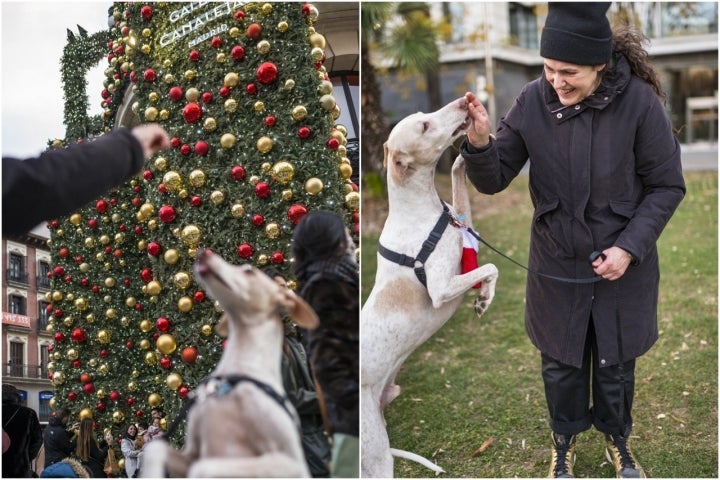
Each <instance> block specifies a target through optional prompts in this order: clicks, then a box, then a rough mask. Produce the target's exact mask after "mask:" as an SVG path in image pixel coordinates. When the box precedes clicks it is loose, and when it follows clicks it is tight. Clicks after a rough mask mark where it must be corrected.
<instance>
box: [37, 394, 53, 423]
mask: <svg viewBox="0 0 720 480" xmlns="http://www.w3.org/2000/svg"><path fill="white" fill-rule="evenodd" d="M54 396H55V394H54V393H53V392H49V391H47V390H45V391H42V392H40V393H38V405H40V411H39V412H38V420H40V421H41V422H47V421H49V420H50V417H51V416H52V408H50V400H52V399H53V397H54Z"/></svg>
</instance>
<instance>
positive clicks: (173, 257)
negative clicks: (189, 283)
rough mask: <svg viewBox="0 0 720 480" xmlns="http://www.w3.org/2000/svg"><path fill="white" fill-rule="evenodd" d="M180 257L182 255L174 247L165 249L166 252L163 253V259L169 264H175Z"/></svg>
mask: <svg viewBox="0 0 720 480" xmlns="http://www.w3.org/2000/svg"><path fill="white" fill-rule="evenodd" d="M179 259H180V255H179V254H178V251H177V250H175V249H174V248H170V249H168V250H165V253H163V260H165V263H167V264H168V265H175V264H176V263H177V261H178V260H179Z"/></svg>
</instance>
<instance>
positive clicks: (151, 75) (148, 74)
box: [143, 68, 157, 83]
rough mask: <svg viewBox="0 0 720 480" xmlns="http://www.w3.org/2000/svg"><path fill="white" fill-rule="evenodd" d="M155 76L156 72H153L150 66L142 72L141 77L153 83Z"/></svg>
mask: <svg viewBox="0 0 720 480" xmlns="http://www.w3.org/2000/svg"><path fill="white" fill-rule="evenodd" d="M156 78H157V74H156V73H155V70H153V69H152V68H148V69H147V70H145V71H144V72H143V79H144V80H145V81H146V82H148V83H153V82H154V81H155V79H156Z"/></svg>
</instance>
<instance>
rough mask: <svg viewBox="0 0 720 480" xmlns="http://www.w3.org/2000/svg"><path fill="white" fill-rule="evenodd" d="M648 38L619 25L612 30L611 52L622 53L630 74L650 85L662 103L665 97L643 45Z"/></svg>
mask: <svg viewBox="0 0 720 480" xmlns="http://www.w3.org/2000/svg"><path fill="white" fill-rule="evenodd" d="M647 43H649V40H648V38H647V37H646V36H645V35H644V34H643V33H642V32H641V31H640V30H638V29H637V28H636V27H634V26H632V25H621V26H617V27H615V28H614V29H613V51H614V52H618V53H622V54H623V55H624V56H625V58H627V61H628V63H629V64H630V69H631V70H632V73H633V74H634V75H636V76H638V77H640V78H641V79H643V80H645V81H646V82H647V83H649V84H650V86H651V87H652V89H653V90H654V91H655V93H656V94H657V96H658V97H660V98H661V99H662V100H663V101H665V100H666V99H667V95H666V94H665V92H664V91H663V89H662V86H661V85H660V76H659V75H658V73H657V70H655V67H653V66H652V64H651V63H650V59H649V58H648V52H647V50H645V44H647Z"/></svg>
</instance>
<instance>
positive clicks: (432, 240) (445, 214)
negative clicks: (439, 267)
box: [378, 200, 462, 288]
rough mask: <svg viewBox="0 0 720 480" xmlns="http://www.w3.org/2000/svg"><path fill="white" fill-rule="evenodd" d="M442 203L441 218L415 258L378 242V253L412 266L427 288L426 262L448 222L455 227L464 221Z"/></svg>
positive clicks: (402, 264)
mask: <svg viewBox="0 0 720 480" xmlns="http://www.w3.org/2000/svg"><path fill="white" fill-rule="evenodd" d="M440 203H442V206H443V211H442V213H441V214H440V218H439V219H438V221H437V222H436V223H435V226H434V227H433V229H432V231H431V232H430V235H428V238H427V239H426V240H425V241H424V242H423V244H422V248H421V249H420V253H418V254H417V256H416V257H415V258H412V257H410V256H408V255H405V254H403V253H398V252H395V251H393V250H390V249H388V248H385V247H384V246H383V245H382V244H381V243H378V253H379V254H380V255H382V256H383V257H384V258H385V259H387V260H389V261H391V262H393V263H397V264H398V265H401V266H403V267H410V268H412V269H413V270H414V271H415V276H416V277H417V279H418V280H419V281H420V283H422V285H423V287H425V288H427V275H426V274H425V262H426V261H427V259H428V257H430V254H431V253H432V252H433V251H434V250H435V247H436V246H437V244H438V242H439V241H440V239H441V238H442V235H443V233H444V232H445V229H446V228H447V226H448V224H452V225H453V226H454V227H461V226H462V223H461V222H460V221H459V220H458V219H457V218H455V216H454V215H453V214H452V213H451V212H450V208H449V207H448V206H447V204H446V203H445V202H443V201H442V200H440Z"/></svg>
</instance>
